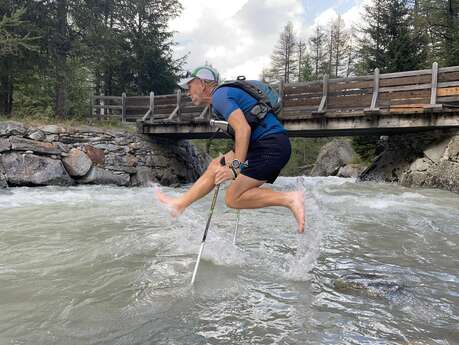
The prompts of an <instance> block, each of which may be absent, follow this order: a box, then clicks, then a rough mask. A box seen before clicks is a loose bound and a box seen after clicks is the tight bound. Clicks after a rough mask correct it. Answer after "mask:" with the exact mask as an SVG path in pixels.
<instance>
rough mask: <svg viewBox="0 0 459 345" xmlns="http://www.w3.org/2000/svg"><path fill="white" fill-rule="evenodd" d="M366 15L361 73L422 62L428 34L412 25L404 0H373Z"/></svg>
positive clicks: (416, 66)
mask: <svg viewBox="0 0 459 345" xmlns="http://www.w3.org/2000/svg"><path fill="white" fill-rule="evenodd" d="M365 18H366V20H367V24H366V26H364V27H363V28H362V33H363V39H362V40H361V42H360V56H361V62H360V66H359V68H358V70H359V71H360V72H361V73H362V72H363V73H371V72H372V71H373V70H374V69H375V68H379V69H380V70H381V72H383V73H388V72H399V71H408V70H415V69H419V68H422V67H424V66H425V63H426V58H427V38H426V36H425V34H424V33H423V31H421V30H414V29H413V27H414V25H413V23H414V19H413V12H412V10H411V8H410V6H409V4H408V1H407V0H376V1H374V2H373V3H371V4H370V5H367V6H366V7H365Z"/></svg>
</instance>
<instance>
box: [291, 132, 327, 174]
mask: <svg viewBox="0 0 459 345" xmlns="http://www.w3.org/2000/svg"><path fill="white" fill-rule="evenodd" d="M329 141H331V139H330V138H291V139H290V142H291V144H292V155H291V157H290V160H289V162H288V163H287V165H286V166H285V167H284V169H283V170H282V175H283V176H298V175H300V174H301V175H304V174H305V175H307V174H309V172H310V171H311V169H312V167H313V166H314V163H315V161H316V159H317V156H318V154H319V151H320V149H321V148H322V146H324V145H325V144H326V143H328V142H329Z"/></svg>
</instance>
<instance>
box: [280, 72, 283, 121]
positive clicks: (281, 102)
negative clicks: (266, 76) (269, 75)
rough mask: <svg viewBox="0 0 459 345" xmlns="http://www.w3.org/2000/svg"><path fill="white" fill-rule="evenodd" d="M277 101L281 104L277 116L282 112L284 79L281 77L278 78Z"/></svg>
mask: <svg viewBox="0 0 459 345" xmlns="http://www.w3.org/2000/svg"><path fill="white" fill-rule="evenodd" d="M279 102H280V105H281V111H280V114H279V116H282V114H283V112H284V80H283V79H282V78H281V79H280V80H279Z"/></svg>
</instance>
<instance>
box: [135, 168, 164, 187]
mask: <svg viewBox="0 0 459 345" xmlns="http://www.w3.org/2000/svg"><path fill="white" fill-rule="evenodd" d="M157 182H158V179H157V178H156V176H155V173H154V171H153V170H152V169H150V168H148V167H137V172H136V173H135V175H133V176H132V178H131V186H135V187H137V186H138V187H150V186H151V185H152V184H153V183H157Z"/></svg>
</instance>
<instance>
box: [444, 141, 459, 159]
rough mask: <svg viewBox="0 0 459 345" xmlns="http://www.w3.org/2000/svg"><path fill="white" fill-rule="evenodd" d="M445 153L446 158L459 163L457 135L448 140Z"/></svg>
mask: <svg viewBox="0 0 459 345" xmlns="http://www.w3.org/2000/svg"><path fill="white" fill-rule="evenodd" d="M445 155H446V157H447V159H448V160H450V161H453V162H457V163H459V135H457V136H455V137H454V138H453V139H452V140H451V141H450V143H449V144H448V147H447V149H446V152H445Z"/></svg>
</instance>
